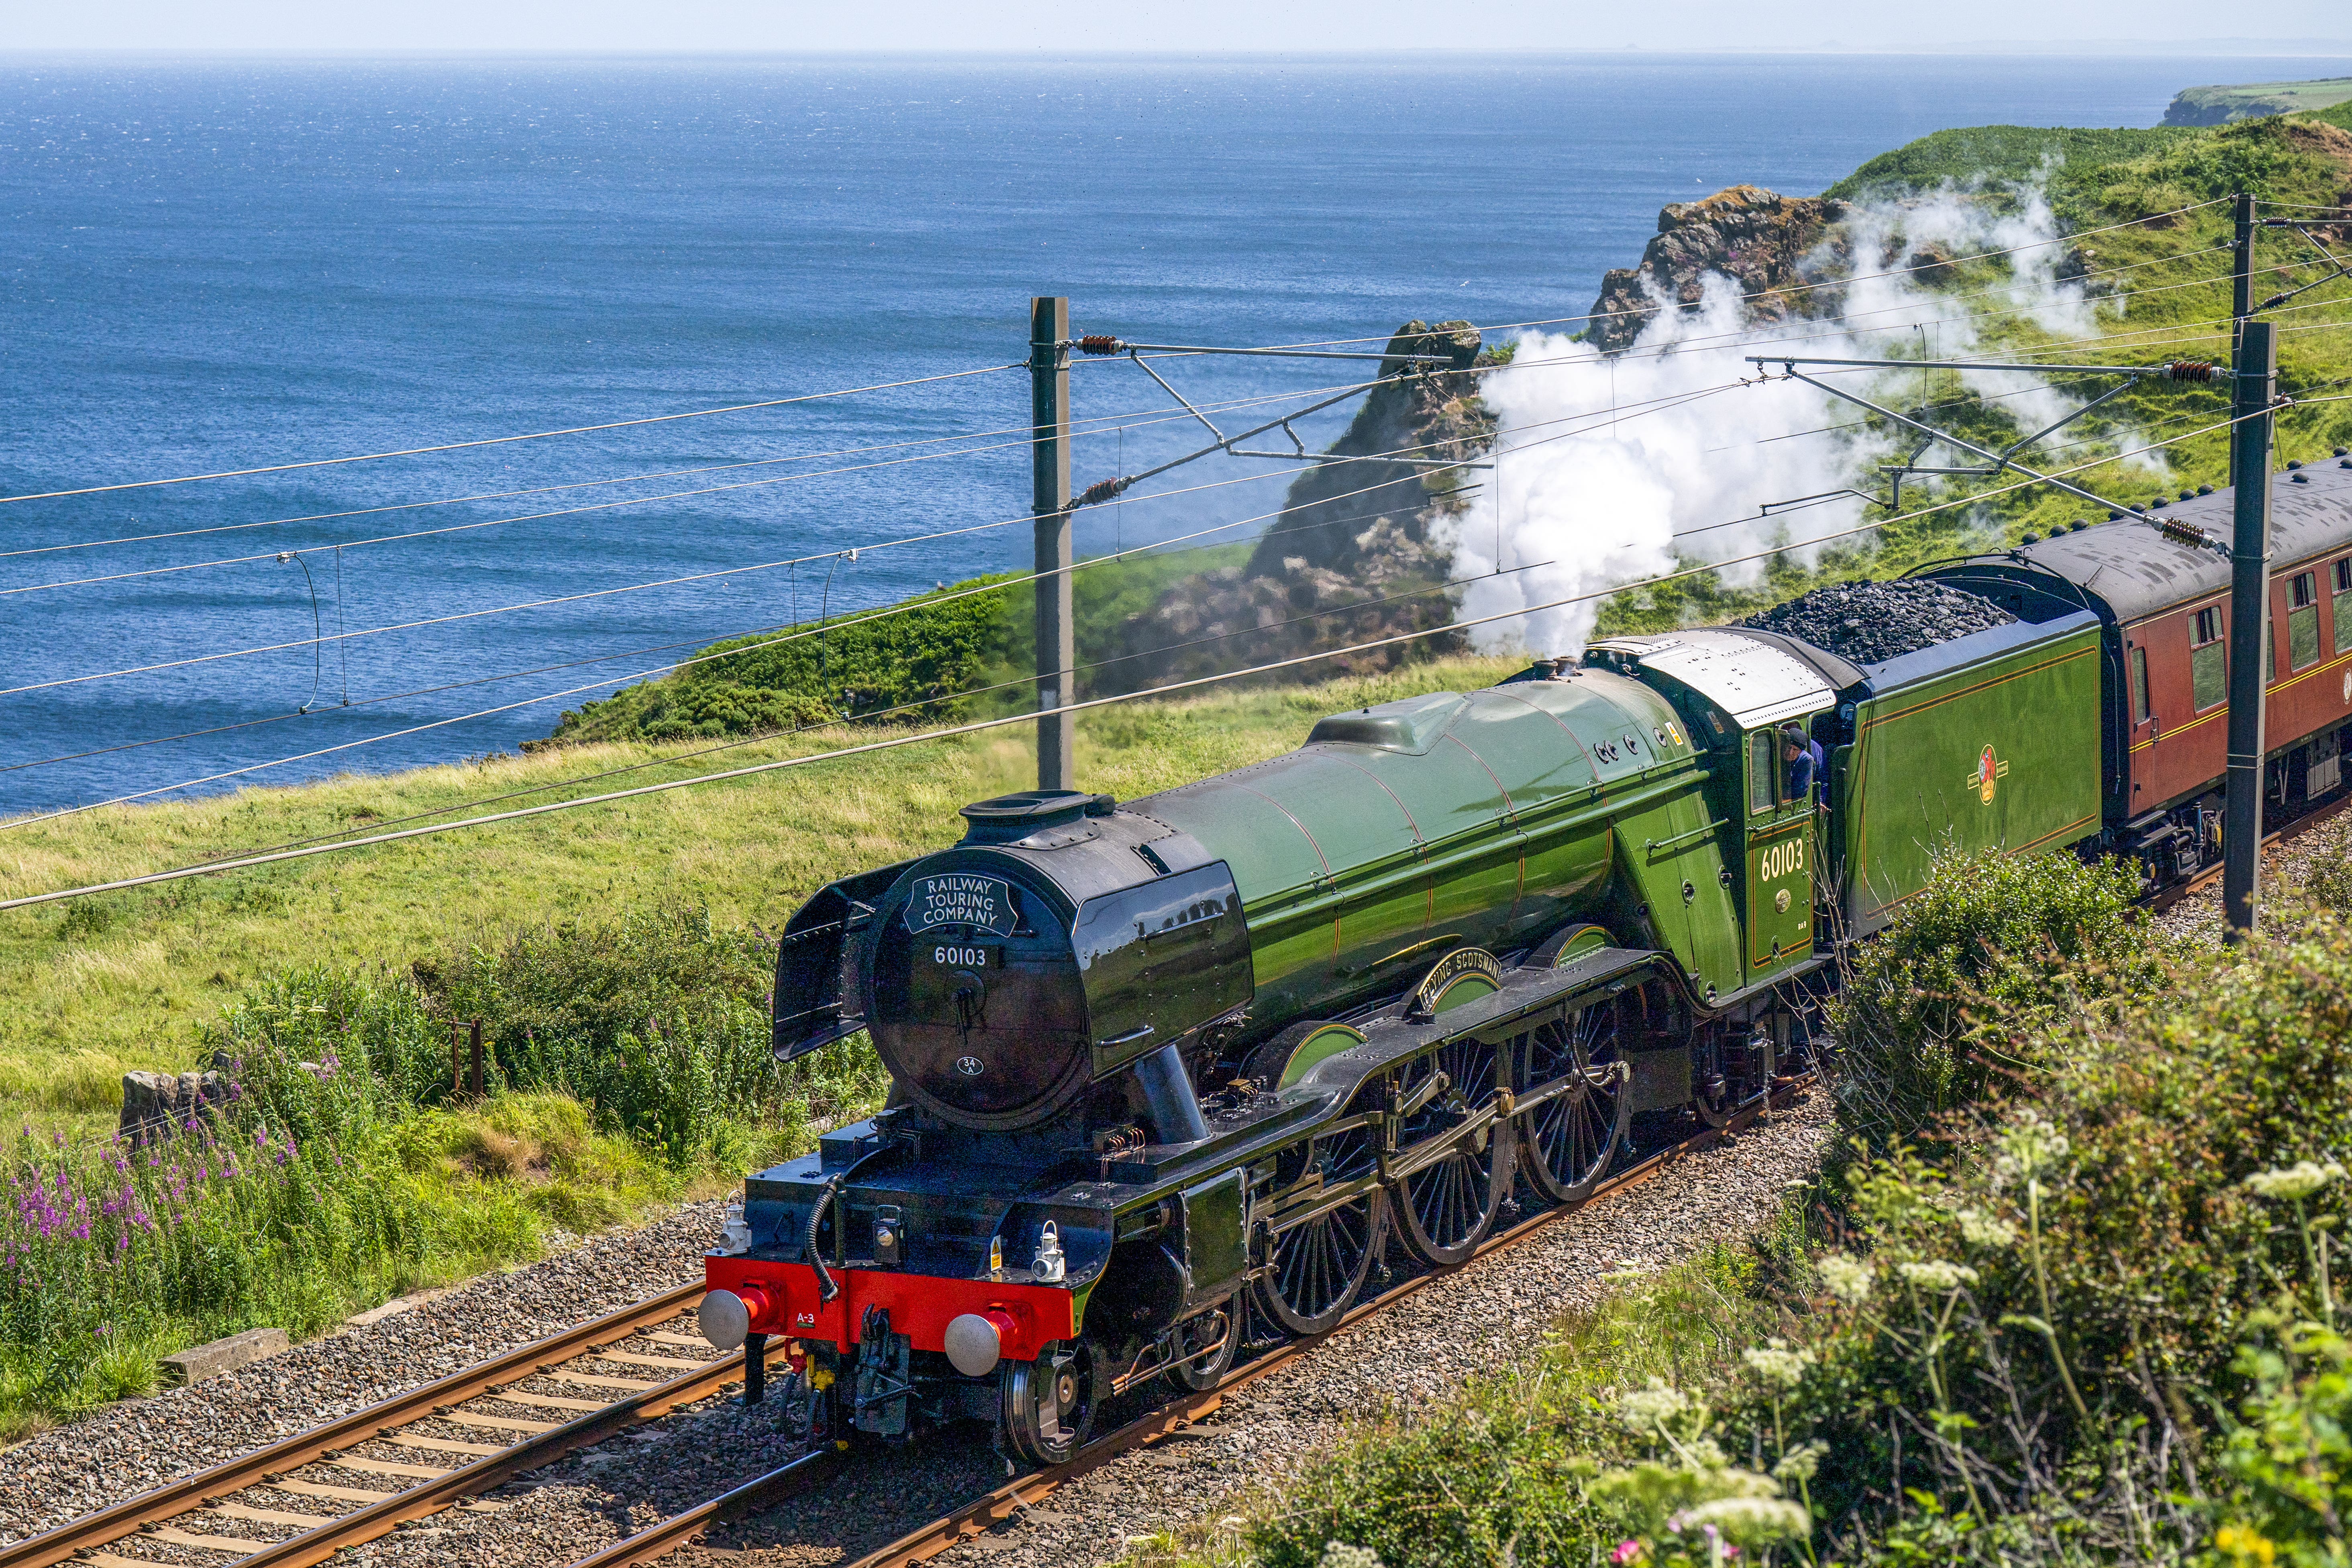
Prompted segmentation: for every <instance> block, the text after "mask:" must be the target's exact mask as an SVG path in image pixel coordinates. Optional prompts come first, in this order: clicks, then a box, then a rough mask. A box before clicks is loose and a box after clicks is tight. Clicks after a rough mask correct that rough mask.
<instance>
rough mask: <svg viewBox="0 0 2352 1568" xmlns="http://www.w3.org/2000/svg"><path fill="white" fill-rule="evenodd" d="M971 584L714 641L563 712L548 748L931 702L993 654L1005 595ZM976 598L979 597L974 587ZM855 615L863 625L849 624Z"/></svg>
mask: <svg viewBox="0 0 2352 1568" xmlns="http://www.w3.org/2000/svg"><path fill="white" fill-rule="evenodd" d="M1003 575H1004V574H999V575H998V576H994V577H975V578H973V579H971V581H969V582H965V583H958V584H955V585H954V586H953V587H951V588H944V589H941V590H940V591H939V592H937V593H934V594H924V595H918V596H916V597H915V598H913V599H909V600H908V601H906V605H905V607H904V608H903V609H900V610H899V611H898V613H895V614H889V615H879V616H877V615H875V614H873V612H872V611H870V610H864V611H855V612H851V613H849V614H847V615H845V616H844V617H843V620H844V624H842V625H839V626H822V627H820V626H814V625H806V624H803V625H801V626H788V627H784V628H782V629H781V630H778V631H772V632H761V633H757V634H755V635H753V636H751V637H734V638H730V639H729V640H727V641H724V642H716V643H713V644H711V645H710V646H709V647H706V648H703V649H700V650H699V651H698V653H697V654H696V655H695V662H694V663H691V664H688V665H685V666H683V667H681V668H678V669H677V670H676V671H674V672H673V673H671V674H669V675H667V676H665V677H663V678H662V679H659V680H652V681H646V682H645V683H643V684H642V685H637V686H632V687H629V688H627V689H625V690H622V691H620V692H617V693H615V694H614V696H613V697H611V698H609V699H607V700H604V701H602V702H589V703H583V705H582V706H581V708H580V710H579V711H577V712H574V713H566V714H564V715H563V718H562V722H561V723H560V724H559V725H558V726H557V728H556V731H555V733H554V735H553V736H552V737H551V739H553V740H556V741H614V740H647V741H667V740H688V739H695V738H705V737H708V738H716V737H719V736H724V735H743V734H757V733H761V732H763V731H775V730H788V729H796V728H799V727H801V726H803V725H808V724H815V723H823V722H827V721H834V720H839V719H848V718H855V717H856V716H858V715H860V714H866V713H877V712H880V711H882V710H887V709H895V708H899V707H902V706H904V705H906V704H908V703H917V702H919V703H934V702H937V703H940V704H942V705H941V706H940V707H934V708H929V709H927V710H926V713H927V715H928V716H929V718H932V719H938V718H940V717H941V716H943V715H944V714H946V713H948V712H950V711H952V704H951V700H952V699H954V698H955V697H956V696H957V694H958V693H960V692H962V691H965V690H967V689H970V688H971V687H972V686H974V685H976V684H978V683H979V680H978V677H979V673H980V670H981V668H982V666H983V665H985V664H986V663H987V662H988V661H989V660H990V659H991V658H994V657H996V656H997V655H998V653H999V652H1000V650H1001V649H1002V648H1003V646H1004V642H1005V637H1006V632H1005V626H1004V623H1005V619H1006V616H1007V615H1008V613H1009V609H1010V602H1009V595H1008V594H1007V593H1006V592H1005V591H1003V590H998V589H993V588H991V587H990V586H989V585H990V584H993V583H996V582H1000V581H1002V580H1003ZM974 590H980V591H974ZM859 616H866V617H867V618H866V619H859V618H858V617H859Z"/></svg>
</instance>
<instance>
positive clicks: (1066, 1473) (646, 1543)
mask: <svg viewBox="0 0 2352 1568" xmlns="http://www.w3.org/2000/svg"><path fill="white" fill-rule="evenodd" d="M1814 1077H1815V1075H1813V1074H1811V1073H1806V1074H1803V1075H1801V1076H1799V1077H1795V1078H1791V1079H1788V1080H1787V1081H1786V1082H1784V1083H1780V1084H1776V1085H1775V1086H1774V1087H1773V1089H1771V1091H1770V1092H1769V1094H1765V1095H1759V1097H1758V1098H1757V1099H1756V1100H1754V1101H1753V1102H1751V1103H1750V1104H1748V1106H1746V1107H1744V1108H1742V1109H1741V1110H1738V1111H1737V1112H1735V1113H1734V1114H1733V1115H1732V1116H1731V1117H1730V1118H1729V1119H1728V1120H1727V1121H1726V1122H1725V1123H1724V1125H1723V1126H1721V1127H1706V1128H1702V1129H1700V1130H1699V1131H1697V1132H1696V1133H1695V1134H1693V1135H1692V1136H1691V1137H1688V1138H1685V1139H1684V1140H1683V1141H1682V1142H1678V1143H1675V1144H1671V1145H1669V1146H1668V1147H1666V1148H1664V1149H1661V1150H1659V1151H1657V1152H1655V1153H1653V1154H1650V1155H1648V1156H1646V1157H1644V1158H1643V1159H1641V1160H1638V1161H1636V1162H1634V1163H1633V1164H1631V1165H1628V1166H1627V1167H1625V1169H1623V1170H1622V1171H1620V1172H1617V1173H1615V1174H1613V1175H1612V1176H1610V1177H1608V1178H1607V1179H1605V1180H1604V1181H1602V1182H1601V1183H1600V1184H1598V1185H1596V1186H1595V1187H1594V1188H1593V1190H1592V1193H1591V1195H1590V1196H1589V1197H1587V1198H1585V1199H1584V1200H1583V1201H1582V1202H1580V1203H1574V1204H1560V1205H1554V1206H1552V1207H1549V1208H1547V1209H1545V1210H1544V1211H1543V1212H1542V1213H1540V1214H1537V1215H1530V1216H1529V1217H1528V1218H1526V1219H1523V1220H1521V1221H1519V1222H1518V1223H1517V1224H1516V1225H1514V1226H1510V1227H1509V1228H1508V1229H1507V1230H1502V1231H1497V1232H1496V1233H1495V1234H1493V1235H1491V1236H1489V1237H1486V1240H1485V1241H1483V1242H1481V1243H1480V1244H1479V1247H1478V1249H1477V1250H1476V1251H1475V1252H1474V1253H1472V1254H1471V1255H1470V1257H1469V1258H1466V1259H1465V1260H1464V1261H1463V1262H1462V1263H1460V1264H1457V1265H1455V1266H1454V1268H1433V1269H1425V1270H1423V1272H1421V1273H1419V1274H1416V1275H1414V1276H1413V1277H1412V1279H1406V1280H1402V1281H1401V1282H1399V1283H1398V1284H1396V1285H1393V1286H1391V1287H1390V1288H1389V1289H1386V1290H1383V1291H1381V1293H1380V1294H1379V1295H1377V1296H1374V1297H1372V1298H1370V1300H1364V1301H1359V1302H1358V1303H1356V1305H1355V1306H1353V1307H1351V1308H1349V1310H1348V1312H1347V1313H1346V1315H1345V1316H1343V1317H1342V1318H1341V1319H1340V1320H1339V1322H1338V1323H1336V1324H1334V1325H1333V1326H1332V1327H1331V1328H1329V1329H1328V1330H1326V1331H1324V1332H1322V1333H1320V1334H1316V1335H1313V1336H1311V1337H1308V1338H1303V1339H1295V1340H1291V1341H1289V1342H1286V1343H1284V1344H1282V1345H1279V1346H1277V1347H1276V1348H1275V1349H1273V1350H1271V1351H1269V1352H1266V1353H1265V1354H1264V1355H1261V1356H1257V1357H1255V1358H1253V1359H1252V1360H1250V1361H1249V1362H1248V1363H1244V1365H1241V1366H1237V1367H1235V1368H1234V1369H1233V1370H1232V1371H1231V1372H1229V1373H1226V1374H1225V1375H1224V1377H1223V1378H1222V1379H1220V1380H1219V1381H1218V1383H1217V1385H1216V1387H1214V1388H1212V1389H1204V1390H1202V1391H1201V1392H1199V1393H1195V1394H1185V1395H1183V1396H1182V1397H1181V1398H1178V1399H1175V1400H1171V1401H1170V1402H1169V1403H1168V1404H1165V1405H1160V1407H1159V1408H1158V1409H1155V1410H1153V1411H1151V1412H1150V1414H1149V1415H1142V1416H1139V1417H1138V1418H1137V1419H1135V1420H1133V1421H1131V1422H1129V1423H1128V1424H1127V1425H1126V1426H1122V1427H1120V1428H1119V1429H1118V1431H1116V1432H1113V1433H1111V1434H1110V1435H1108V1436H1104V1437H1097V1438H1096V1439H1095V1440H1094V1441H1093V1442H1091V1443H1089V1444H1087V1446H1086V1447H1084V1448H1082V1449H1080V1450H1079V1451H1078V1452H1077V1453H1076V1455H1074V1456H1073V1457H1072V1458H1069V1459H1068V1460H1067V1461H1066V1462H1065V1463H1062V1464H1059V1465H1055V1466H1052V1467H1050V1468H1045V1469H1042V1470H1033V1471H1031V1472H1030V1473H1029V1474H1027V1475H1025V1476H1019V1477H1015V1478H1014V1479H1012V1480H1009V1481H1007V1482H1005V1483H1004V1484H1003V1486H1001V1487H998V1488H997V1489H995V1490H993V1491H992V1492H989V1493H987V1494H986V1495H985V1496H982V1497H979V1498H975V1499H973V1500H971V1502H968V1503H966V1504H964V1505H963V1506H962V1507H961V1508H959V1509H956V1510H954V1511H952V1512H950V1513H948V1514H944V1515H942V1516H941V1517H940V1518H938V1519H935V1520H933V1521H930V1522H929V1523H928V1524H925V1525H923V1526H921V1527H919V1529H916V1530H914V1531H909V1532H908V1533H907V1534H906V1535H903V1536H901V1537H899V1538H898V1540H897V1541H894V1542H891V1543H890V1544H889V1545H887V1546H885V1547H883V1548H882V1549H880V1550H879V1551H877V1552H868V1553H866V1555H865V1556H863V1557H860V1558H857V1559H856V1560H855V1561H854V1562H852V1563H845V1564H843V1565H841V1568H914V1565H915V1564H918V1563H926V1562H929V1560H930V1559H931V1558H933V1557H936V1556H938V1555H939V1554H940V1552H945V1551H947V1550H948V1549H949V1548H950V1547H951V1546H957V1545H960V1544H961V1543H962V1542H965V1541H968V1540H970V1539H971V1538H972V1537H974V1536H978V1535H984V1534H986V1533H987V1532H988V1531H989V1530H990V1529H991V1528H992V1527H993V1526H995V1525H997V1524H1001V1523H1003V1521H1005V1520H1008V1519H1010V1518H1012V1517H1013V1515H1014V1514H1016V1513H1018V1512H1019V1511H1020V1510H1023V1509H1025V1508H1029V1507H1032V1506H1034V1505H1035V1504H1036V1503H1038V1502H1040V1501H1042V1500H1045V1497H1046V1496H1048V1495H1049V1494H1051V1493H1052V1492H1053V1491H1054V1490H1055V1489H1057V1488H1059V1487H1062V1486H1064V1485H1066V1484H1067V1483H1068V1482H1070V1481H1073V1480H1076V1479H1077V1478H1079V1477H1080V1476H1083V1475H1085V1474H1087V1472H1088V1471H1090V1470H1095V1469H1097V1468H1101V1467H1102V1466H1104V1465H1106V1464H1108V1463H1109V1462H1110V1461H1111V1460H1113V1459H1115V1458H1118V1457H1119V1456H1120V1455H1122V1454H1126V1453H1129V1452H1131V1451H1133V1450H1134V1449H1137V1448H1139V1447H1148V1446H1149V1445H1150V1444H1152V1443H1156V1442H1158V1441H1160V1439H1162V1438H1164V1437H1167V1436H1170V1435H1171V1434H1172V1433H1175V1432H1178V1431H1181V1429H1183V1428H1184V1427H1186V1426H1192V1425H1193V1424H1194V1423H1196V1422H1199V1421H1201V1420H1203V1419H1205V1418H1206V1417H1207V1416H1209V1415H1213V1414H1214V1413H1215V1412H1216V1411H1217V1410H1218V1409H1219V1408H1220V1407H1221V1406H1222V1405H1223V1404H1224V1401H1225V1396H1226V1395H1227V1394H1232V1393H1233V1392H1234V1390H1236V1389H1240V1388H1244V1387H1246V1386H1247V1385H1249V1384H1253V1383H1255V1382H1256V1381H1258V1379H1260V1378H1262V1377H1265V1376H1268V1375H1270V1374H1271V1373H1275V1372H1277V1371H1279V1370H1280V1369H1281V1368H1283V1367H1285V1366H1287V1365H1289V1364H1290V1363H1292V1362H1295V1361H1297V1360H1298V1359H1300V1358H1301V1357H1303V1356H1306V1355H1308V1354H1311V1353H1312V1352H1314V1351H1315V1350H1316V1349H1317V1348H1318V1347H1319V1346H1320V1345H1322V1344H1323V1343H1324V1342H1326V1341H1328V1340H1330V1339H1332V1338H1334V1337H1335V1336H1337V1335H1339V1334H1344V1333H1346V1332H1347V1331H1349V1329H1351V1328H1353V1327H1355V1326H1356V1325H1357V1324H1358V1323H1360V1322H1361V1321H1363V1320H1365V1319H1366V1318H1369V1317H1372V1316H1374V1315H1375V1314H1377V1313H1380V1312H1382V1311H1385V1310H1388V1309H1389V1308H1391V1307H1392V1306H1394V1305H1395V1304H1396V1303H1398V1302H1399V1301H1402V1300H1405V1299H1406V1298H1407V1297H1409V1296H1412V1295H1414V1294H1416V1293H1417V1292H1419V1291H1421V1290H1422V1289H1425V1288H1426V1287H1428V1286H1430V1285H1433V1284H1435V1283H1436V1282H1437V1281H1439V1280H1441V1279H1451V1278H1453V1277H1454V1276H1455V1275H1457V1274H1460V1273H1461V1272H1462V1271H1463V1270H1464V1269H1465V1268H1469V1267H1470V1266H1471V1265H1472V1264H1474V1263H1476V1262H1477V1261H1479V1260H1480V1259H1481V1258H1487V1257H1489V1256H1491V1255H1493V1254H1495V1253H1497V1252H1500V1251H1502V1250H1503V1249H1504V1248H1506V1247H1513V1246H1516V1245H1517V1244H1518V1243H1519V1242H1521V1241H1524V1240H1526V1239H1527V1238H1528V1237H1530V1236H1533V1235H1534V1234H1535V1233H1536V1232H1538V1231H1539V1230H1541V1229H1543V1228H1544V1227H1545V1226H1549V1225H1550V1224H1552V1223H1553V1222H1554V1221H1556V1220H1559V1219H1564V1218H1566V1217H1567V1216H1568V1215H1572V1214H1580V1213H1582V1212H1583V1211H1584V1210H1586V1209H1588V1208H1590V1207H1591V1206H1592V1205H1594V1204H1596V1203H1599V1202H1600V1201H1601V1199H1603V1198H1606V1197H1609V1196H1612V1195H1613V1194H1617V1193H1621V1192H1623V1191H1625V1190H1626V1189H1627V1188H1629V1187H1635V1186H1639V1185H1641V1184H1643V1182H1646V1181H1648V1180H1649V1179H1650V1178H1651V1177H1653V1176H1654V1175H1656V1174H1657V1173H1659V1172H1661V1171H1664V1170H1665V1169H1666V1168H1667V1167H1668V1166H1670V1165H1672V1164H1673V1163H1675V1161H1677V1160H1679V1159H1682V1158H1683V1157H1685V1156H1686V1155H1689V1154H1695V1153H1697V1152H1700V1151H1702V1150H1706V1149H1710V1148H1713V1147H1714V1146H1715V1145H1716V1144H1717V1143H1719V1142H1723V1141H1724V1139H1725V1138H1726V1137H1727V1136H1729V1135H1730V1134H1733V1133H1736V1132H1738V1131H1742V1130H1743V1129H1745V1128H1747V1127H1748V1126H1749V1125H1750V1124H1751V1123H1753V1122H1754V1121H1755V1120H1756V1118H1757V1117H1758V1116H1759V1114H1761V1113H1762V1112H1763V1111H1764V1110H1765V1109H1766V1108H1767V1107H1768V1105H1769V1106H1781V1105H1786V1104H1787V1103H1788V1101H1789V1099H1790V1097H1791V1096H1793V1095H1794V1094H1795V1093H1796V1092H1797V1091H1798V1090H1799V1089H1803V1088H1805V1087H1807V1086H1809V1085H1811V1083H1812V1082H1813V1080H1814ZM845 1458H846V1457H845V1456H844V1455H842V1454H840V1453H838V1452H836V1451H833V1450H824V1449H820V1450H817V1451H815V1452H813V1453H810V1454H806V1455H803V1457H802V1458H797V1459H795V1460H793V1462H792V1463H791V1464H788V1465H785V1466H783V1467H782V1468H778V1469H774V1470H771V1471H770V1472H768V1473H767V1474H766V1475H764V1476H761V1477H759V1478H758V1479H754V1480H751V1481H748V1482H746V1483H744V1484H743V1485H741V1486H740V1487H737V1488H735V1489H733V1490H732V1491H730V1492H727V1493H725V1494H724V1495H722V1496H719V1497H716V1498H712V1499H711V1500H709V1501H708V1502H703V1503H699V1504H697V1505H696V1506H695V1507H693V1508H689V1509H686V1510H681V1511H680V1512H678V1513H676V1514H673V1515H671V1516H670V1517H669V1518H667V1519H665V1520H663V1521H661V1522H660V1523H658V1524H656V1525H652V1526H649V1527H648V1528H646V1529H645V1530H642V1531H638V1532H637V1533H636V1534H635V1535H632V1536H629V1537H627V1538H626V1539H625V1540H622V1541H617V1542H614V1543H613V1544H612V1545H610V1546H607V1547H605V1548H604V1550H603V1551H601V1552H594V1553H593V1554H592V1555H590V1556H587V1557H583V1558H580V1559H579V1560H577V1561H576V1562H574V1563H572V1564H571V1565H570V1568H630V1565H632V1564H637V1563H654V1562H657V1561H659V1560H660V1559H662V1558H663V1557H666V1556H667V1555H668V1554H670V1553H671V1552H677V1551H679V1550H681V1549H682V1548H684V1547H687V1546H688V1545H692V1544H694V1543H695V1542H698V1541H699V1540H700V1539H701V1537H702V1536H703V1534H704V1533H705V1532H706V1531H709V1529H710V1528H711V1527H712V1526H714V1525H719V1524H725V1523H729V1522H731V1521H735V1520H738V1519H741V1518H744V1517H746V1516H748V1515H750V1514H753V1513H759V1512H761V1511H764V1510H768V1509H771V1508H774V1507H776V1506H777V1505H779V1504H781V1503H785V1502H789V1501H791V1500H793V1499H794V1498H796V1497H801V1496H803V1495H805V1494H806V1493H808V1492H810V1491H812V1490H814V1489H816V1488H817V1487H819V1486H822V1485H823V1484H824V1482H826V1481H828V1480H830V1479H834V1478H835V1476H837V1475H838V1474H840V1472H841V1470H842V1468H843V1466H844V1462H845Z"/></svg>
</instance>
